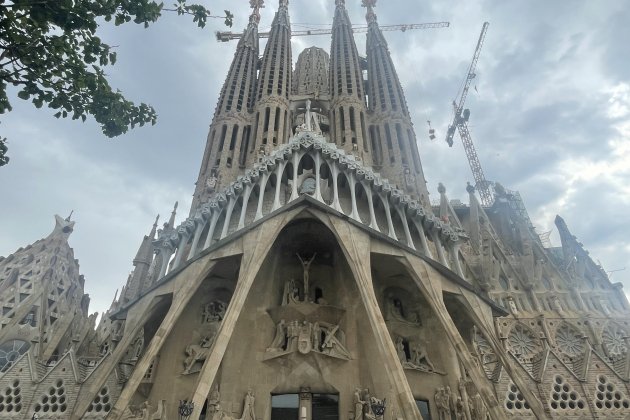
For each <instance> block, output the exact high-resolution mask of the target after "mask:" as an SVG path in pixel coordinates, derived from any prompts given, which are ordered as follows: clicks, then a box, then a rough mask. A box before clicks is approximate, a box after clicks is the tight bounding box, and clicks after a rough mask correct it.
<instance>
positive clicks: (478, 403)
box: [468, 393, 488, 420]
mask: <svg viewBox="0 0 630 420" xmlns="http://www.w3.org/2000/svg"><path fill="white" fill-rule="evenodd" d="M468 403H469V405H470V415H471V416H472V420H486V417H487V415H488V409H487V408H486V405H485V404H484V402H483V399H482V398H481V395H479V393H477V394H475V395H473V396H472V397H470V399H469V400H468Z"/></svg>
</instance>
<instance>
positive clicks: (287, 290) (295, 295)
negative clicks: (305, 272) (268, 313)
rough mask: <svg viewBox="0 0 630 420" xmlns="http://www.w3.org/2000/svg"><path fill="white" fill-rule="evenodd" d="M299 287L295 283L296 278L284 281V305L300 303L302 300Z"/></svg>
mask: <svg viewBox="0 0 630 420" xmlns="http://www.w3.org/2000/svg"><path fill="white" fill-rule="evenodd" d="M299 295H300V293H299V289H298V288H297V286H296V285H295V279H291V280H287V281H286V282H285V283H284V291H283V293H282V305H289V304H292V303H298V302H299V301H300V296H299Z"/></svg>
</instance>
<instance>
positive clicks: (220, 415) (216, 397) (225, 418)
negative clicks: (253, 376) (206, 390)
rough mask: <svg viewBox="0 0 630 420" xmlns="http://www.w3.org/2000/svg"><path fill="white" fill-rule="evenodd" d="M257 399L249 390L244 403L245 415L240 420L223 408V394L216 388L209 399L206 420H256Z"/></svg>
mask: <svg viewBox="0 0 630 420" xmlns="http://www.w3.org/2000/svg"><path fill="white" fill-rule="evenodd" d="M255 401H256V397H255V396H254V392H253V391H252V390H251V389H248V390H247V394H245V398H244V401H243V413H242V414H241V417H240V418H236V417H232V416H231V415H230V414H228V413H227V412H225V411H224V410H223V409H222V408H221V394H220V393H219V389H218V388H216V387H215V388H214V389H213V390H212V392H211V393H210V397H209V398H208V411H207V414H206V419H208V420H256V413H255V411H254V403H255Z"/></svg>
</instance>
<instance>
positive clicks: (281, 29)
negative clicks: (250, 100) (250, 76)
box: [250, 0, 292, 161]
mask: <svg viewBox="0 0 630 420" xmlns="http://www.w3.org/2000/svg"><path fill="white" fill-rule="evenodd" d="M291 74H292V62H291V22H290V20H289V2H288V0H280V2H279V5H278V11H277V12H276V14H275V16H274V18H273V22H272V24H271V32H270V33H269V41H267V45H266V46H265V52H264V53H263V57H262V62H261V66H260V74H259V78H258V93H257V96H256V99H257V101H258V103H257V104H256V118H255V122H254V129H255V137H254V147H253V148H252V149H251V150H250V151H255V152H256V153H255V155H254V157H255V156H257V155H258V154H260V153H269V152H270V150H271V148H272V147H274V146H276V145H278V144H282V143H286V142H288V141H289V136H290V134H291V132H290V126H291V118H290V113H289V95H290V94H291ZM250 161H252V160H250Z"/></svg>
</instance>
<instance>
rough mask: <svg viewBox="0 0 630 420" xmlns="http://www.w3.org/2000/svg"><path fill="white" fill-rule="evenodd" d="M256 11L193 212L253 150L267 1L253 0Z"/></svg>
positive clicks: (223, 100) (212, 135) (228, 85)
mask: <svg viewBox="0 0 630 420" xmlns="http://www.w3.org/2000/svg"><path fill="white" fill-rule="evenodd" d="M249 3H250V6H251V7H252V9H253V10H252V13H251V14H250V16H249V23H248V24H247V27H246V28H245V31H244V33H243V36H242V37H241V39H240V40H239V43H238V45H237V47H236V52H235V53H234V58H233V59H232V64H231V66H230V70H229V72H228V75H227V77H226V78H225V82H224V83H223V88H222V89H221V95H220V96H219V101H218V103H217V107H216V109H215V112H214V117H213V119H212V124H211V125H210V132H209V133H208V140H207V143H206V150H205V152H204V157H203V161H202V163H201V168H200V170H199V178H198V179H197V186H196V188H195V194H194V197H193V205H192V206H191V211H193V209H195V208H196V207H197V204H198V203H200V202H204V201H206V200H207V199H208V197H209V196H211V195H212V194H213V193H214V192H215V191H216V190H217V189H218V188H220V187H221V186H222V185H226V184H228V183H229V182H231V181H233V180H234V179H236V177H237V176H238V175H239V173H240V172H241V169H242V168H243V167H244V166H245V164H246V159H247V156H248V151H249V152H251V151H252V150H251V139H250V137H251V131H252V127H251V123H250V121H249V119H250V115H251V114H250V110H251V109H252V107H253V106H254V101H255V99H256V98H255V95H256V72H257V65H258V22H260V9H261V8H263V7H264V1H263V0H250V2H249Z"/></svg>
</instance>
